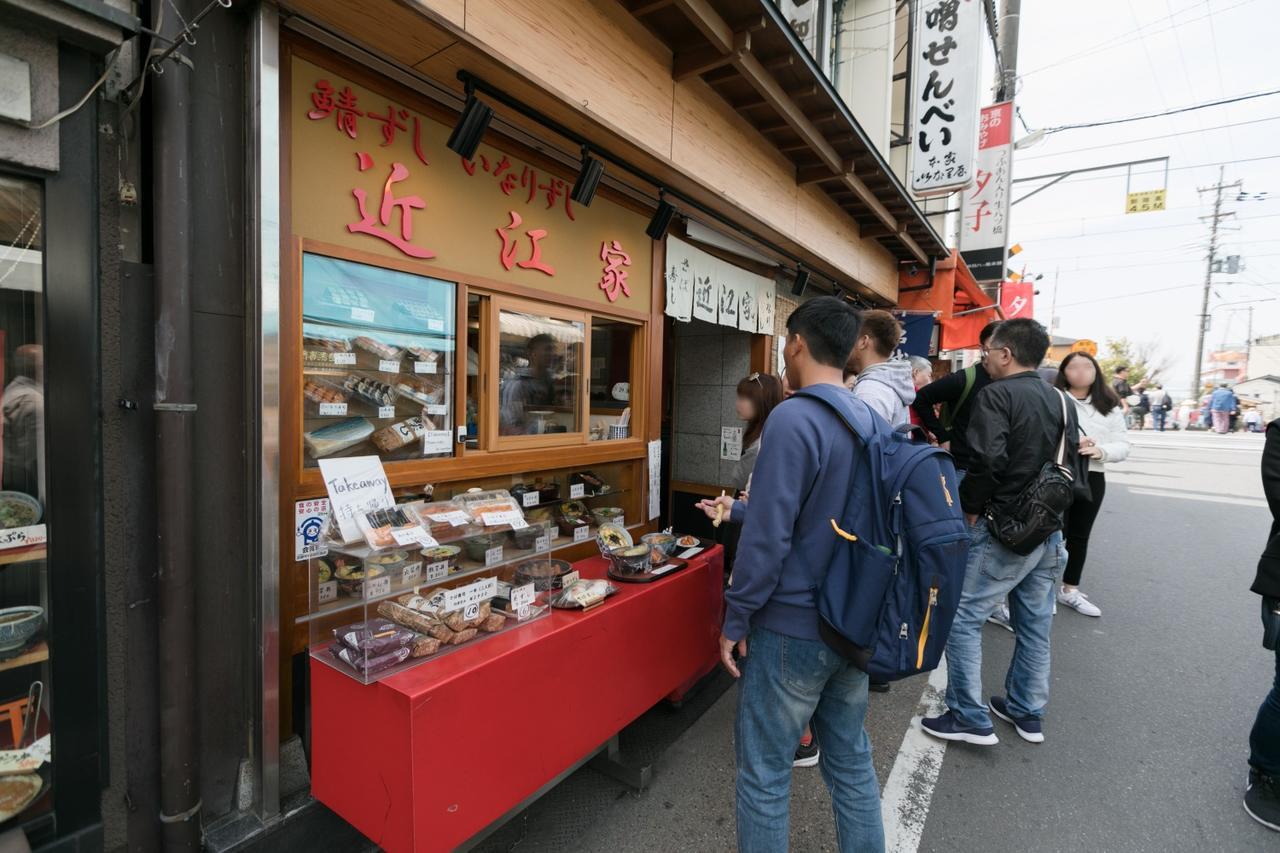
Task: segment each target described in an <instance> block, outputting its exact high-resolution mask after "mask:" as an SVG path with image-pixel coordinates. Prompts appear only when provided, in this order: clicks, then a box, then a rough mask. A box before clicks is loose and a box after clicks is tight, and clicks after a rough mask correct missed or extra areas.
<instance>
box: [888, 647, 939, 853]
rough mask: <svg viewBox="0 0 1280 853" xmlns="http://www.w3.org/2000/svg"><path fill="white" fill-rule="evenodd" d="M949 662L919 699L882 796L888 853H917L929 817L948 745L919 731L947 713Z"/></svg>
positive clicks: (932, 673)
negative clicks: (925, 723)
mask: <svg viewBox="0 0 1280 853" xmlns="http://www.w3.org/2000/svg"><path fill="white" fill-rule="evenodd" d="M946 692H947V659H946V656H945V655H944V656H943V658H942V660H941V661H939V662H938V668H937V669H935V670H934V671H933V672H931V673H930V674H929V683H928V684H926V685H925V688H924V692H923V693H922V694H921V695H920V703H919V704H918V705H916V714H915V716H914V717H912V718H911V723H910V725H908V726H907V733H906V734H905V735H903V736H902V746H901V747H899V749H898V757H897V758H895V759H894V761H893V770H891V771H890V772H889V780H888V781H887V782H885V785H884V790H883V791H882V792H881V793H880V815H881V818H882V819H883V821H884V843H885V850H886V851H887V853H916V850H918V849H919V847H920V836H921V835H923V834H924V822H925V820H926V819H927V818H928V817H929V803H930V802H931V801H932V799H933V788H934V785H936V784H937V782H938V774H939V773H941V772H942V759H943V758H944V757H945V756H946V753H947V742H946V741H943V740H938V739H937V738H932V737H929V735H927V734H925V733H924V732H923V731H921V730H920V720H921V719H922V718H924V717H935V716H937V715H938V714H941V713H942V712H943V711H945V710H946V702H945V701H944V696H945V694H946Z"/></svg>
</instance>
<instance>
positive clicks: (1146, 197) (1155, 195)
mask: <svg viewBox="0 0 1280 853" xmlns="http://www.w3.org/2000/svg"><path fill="white" fill-rule="evenodd" d="M1165 192H1166V191H1165V190H1143V191H1142V192H1136V193H1129V196H1128V201H1126V202H1125V206H1124V212H1125V213H1154V212H1155V211H1158V210H1164V209H1165V207H1164V200H1165Z"/></svg>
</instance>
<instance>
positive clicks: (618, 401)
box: [589, 317, 636, 441]
mask: <svg viewBox="0 0 1280 853" xmlns="http://www.w3.org/2000/svg"><path fill="white" fill-rule="evenodd" d="M635 337H636V327H635V326H634V325H632V324H630V323H623V322H619V321H617V320H609V319H606V318H604V317H592V318H591V425H590V427H589V432H590V437H591V440H592V441H604V440H607V439H618V438H627V437H628V436H629V434H630V420H629V416H628V415H627V409H629V408H630V407H631V388H632V384H631V353H632V347H633V346H634V345H635ZM624 418H627V422H626V423H624V422H623V419H624Z"/></svg>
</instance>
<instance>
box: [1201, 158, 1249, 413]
mask: <svg viewBox="0 0 1280 853" xmlns="http://www.w3.org/2000/svg"><path fill="white" fill-rule="evenodd" d="M1225 174H1226V166H1219V167H1218V183H1217V184H1215V185H1214V186H1212V187H1201V188H1200V190H1199V192H1202V193H1207V192H1210V191H1212V192H1213V193H1214V196H1213V215H1212V216H1202V217H1201V219H1209V220H1210V224H1209V262H1208V263H1207V264H1206V265H1205V268H1204V296H1203V297H1202V298H1201V300H1200V332H1199V334H1198V335H1196V360H1195V362H1193V363H1192V365H1191V373H1192V376H1191V394H1192V396H1194V397H1195V398H1196V399H1197V400H1198V399H1199V398H1200V365H1201V363H1202V361H1203V359H1204V335H1205V332H1206V331H1208V329H1206V326H1208V325H1209V291H1210V290H1211V289H1212V287H1213V263H1214V261H1215V260H1217V256H1218V223H1219V222H1221V221H1222V220H1223V219H1225V218H1226V217H1228V216H1235V214H1234V213H1232V212H1231V211H1227V212H1226V213H1223V212H1222V191H1223V190H1226V189H1232V188H1236V187H1239V186H1240V181H1235V182H1234V183H1230V184H1224V183H1223V182H1222V180H1223V178H1224V176H1225Z"/></svg>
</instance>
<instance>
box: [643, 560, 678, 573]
mask: <svg viewBox="0 0 1280 853" xmlns="http://www.w3.org/2000/svg"><path fill="white" fill-rule="evenodd" d="M675 568H676V566H675V564H674V563H667V564H666V565H665V566H658V568H656V569H651V570H650V571H649V574H651V575H665V574H666V573H667V572H670V571H673V570H674V569H675Z"/></svg>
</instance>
